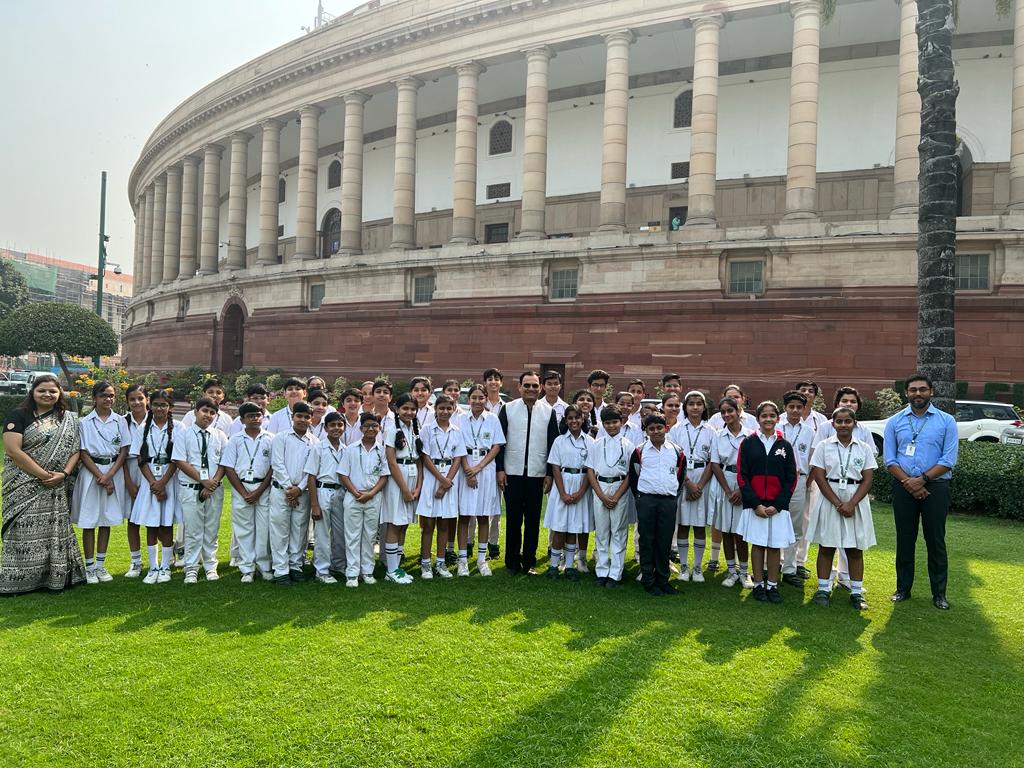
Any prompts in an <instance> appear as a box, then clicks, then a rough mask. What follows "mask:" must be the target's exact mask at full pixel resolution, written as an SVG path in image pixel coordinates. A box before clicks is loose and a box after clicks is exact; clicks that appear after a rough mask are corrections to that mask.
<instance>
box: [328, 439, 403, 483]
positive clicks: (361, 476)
mask: <svg viewBox="0 0 1024 768" xmlns="http://www.w3.org/2000/svg"><path fill="white" fill-rule="evenodd" d="M338 474H339V475H341V476H343V477H347V478H348V479H349V481H350V482H351V483H352V485H354V486H355V488H356V490H359V491H368V490H370V489H371V488H373V486H375V485H376V484H377V481H378V480H380V479H381V477H383V476H385V475H387V476H390V475H391V470H390V469H388V462H387V459H386V458H385V456H384V449H383V448H382V447H381V446H380V445H377V444H374V446H373V448H371V449H370V450H366V446H364V445H363V444H362V442H360V443H359V444H358V445H353V446H351V447H349V448H346V449H345V451H344V452H343V453H342V454H341V461H339V462H338Z"/></svg>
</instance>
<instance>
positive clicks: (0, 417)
mask: <svg viewBox="0 0 1024 768" xmlns="http://www.w3.org/2000/svg"><path fill="white" fill-rule="evenodd" d="M24 399H25V396H24V395H0V421H3V422H4V423H7V414H9V413H10V412H11V411H13V410H14V409H15V408H17V407H18V406H19V405H21V401H22V400H24Z"/></svg>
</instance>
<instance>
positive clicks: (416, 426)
mask: <svg viewBox="0 0 1024 768" xmlns="http://www.w3.org/2000/svg"><path fill="white" fill-rule="evenodd" d="M412 434H413V436H414V437H415V442H414V443H413V445H415V446H416V453H423V441H422V440H420V417H419V416H413V417H412Z"/></svg>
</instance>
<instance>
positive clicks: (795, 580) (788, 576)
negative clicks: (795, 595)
mask: <svg viewBox="0 0 1024 768" xmlns="http://www.w3.org/2000/svg"><path fill="white" fill-rule="evenodd" d="M782 583H783V584H789V586H791V587H796V588H797V589H803V588H804V580H803V579H802V578H800V577H799V576H797V575H796V574H795V573H784V574H782Z"/></svg>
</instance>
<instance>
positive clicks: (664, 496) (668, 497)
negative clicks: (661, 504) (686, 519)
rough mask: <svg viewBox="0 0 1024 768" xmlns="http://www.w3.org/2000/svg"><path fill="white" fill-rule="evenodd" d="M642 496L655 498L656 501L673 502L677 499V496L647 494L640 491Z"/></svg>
mask: <svg viewBox="0 0 1024 768" xmlns="http://www.w3.org/2000/svg"><path fill="white" fill-rule="evenodd" d="M640 495H641V496H650V497H651V498H654V499H672V500H675V498H676V497H675V496H673V495H672V494H669V493H647V492H645V491H640Z"/></svg>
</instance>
